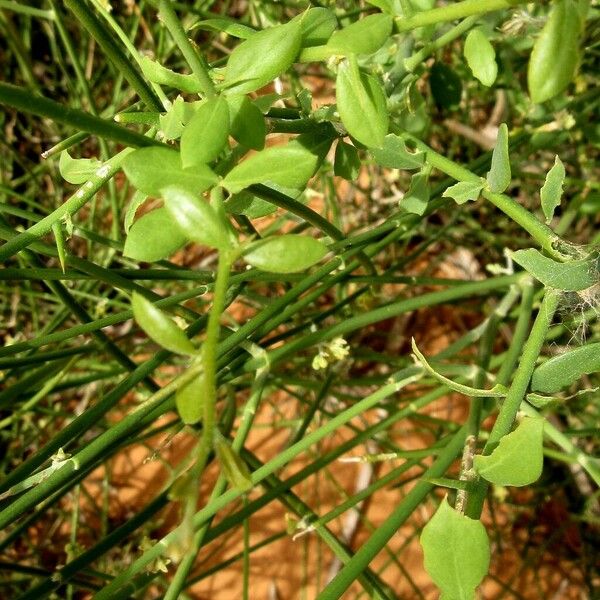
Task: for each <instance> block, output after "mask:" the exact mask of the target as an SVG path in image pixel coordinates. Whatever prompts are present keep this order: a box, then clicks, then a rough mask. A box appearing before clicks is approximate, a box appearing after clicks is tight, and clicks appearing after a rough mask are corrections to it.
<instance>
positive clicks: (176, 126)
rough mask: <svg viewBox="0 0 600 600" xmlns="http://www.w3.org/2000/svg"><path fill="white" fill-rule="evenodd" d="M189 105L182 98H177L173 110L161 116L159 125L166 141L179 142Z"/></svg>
mask: <svg viewBox="0 0 600 600" xmlns="http://www.w3.org/2000/svg"><path fill="white" fill-rule="evenodd" d="M186 112H187V105H186V103H185V102H184V100H183V98H182V97H181V96H177V98H176V99H175V102H173V104H172V105H171V108H169V110H168V111H167V112H166V114H164V115H160V117H159V118H158V123H159V125H160V130H161V132H162V134H163V137H164V139H166V140H178V139H179V138H180V137H181V134H182V133H183V127H184V124H185V120H186Z"/></svg>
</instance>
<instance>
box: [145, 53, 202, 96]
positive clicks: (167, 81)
mask: <svg viewBox="0 0 600 600" xmlns="http://www.w3.org/2000/svg"><path fill="white" fill-rule="evenodd" d="M140 66H141V67H142V71H143V72H144V75H145V76H146V79H148V80H149V81H151V82H152V83H158V84H159V85H166V86H169V87H173V88H175V89H178V90H181V91H182V92H186V93H188V94H197V93H199V92H202V86H201V85H200V83H199V82H198V79H197V78H196V77H195V76H194V75H182V74H181V73H175V72H174V71H171V69H167V68H166V67H163V66H162V65H161V64H159V63H158V62H156V61H155V60H151V59H150V58H148V57H147V56H143V57H142V58H141V60H140Z"/></svg>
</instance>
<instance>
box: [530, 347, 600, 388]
mask: <svg viewBox="0 0 600 600" xmlns="http://www.w3.org/2000/svg"><path fill="white" fill-rule="evenodd" d="M597 371H600V342H597V343H594V344H586V345H584V346H580V347H579V348H575V349H573V350H568V351H567V352H565V353H563V354H559V355H558V356H553V357H552V358H551V359H549V360H547V361H546V362H545V363H542V364H541V365H540V366H539V367H538V368H537V369H536V370H535V371H534V372H533V377H532V378H531V388H532V389H533V390H535V391H537V392H543V393H545V394H554V393H556V392H559V391H560V390H562V389H563V388H566V387H569V386H570V385H572V384H573V383H575V382H576V381H577V380H578V379H579V378H580V377H581V376H582V375H589V374H591V373H596V372H597Z"/></svg>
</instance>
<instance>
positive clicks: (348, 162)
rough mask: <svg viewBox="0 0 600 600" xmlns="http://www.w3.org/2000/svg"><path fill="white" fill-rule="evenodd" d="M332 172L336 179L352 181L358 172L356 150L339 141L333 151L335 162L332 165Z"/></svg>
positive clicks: (358, 165)
mask: <svg viewBox="0 0 600 600" xmlns="http://www.w3.org/2000/svg"><path fill="white" fill-rule="evenodd" d="M333 172H334V173H335V174H336V175H337V176H338V177H343V178H344V179H347V180H348V181H354V180H355V179H356V178H357V177H358V173H359V172H360V157H359V156H358V150H357V149H356V148H355V147H354V146H351V145H350V144H346V142H342V140H339V141H338V143H337V147H336V149H335V160H334V163H333Z"/></svg>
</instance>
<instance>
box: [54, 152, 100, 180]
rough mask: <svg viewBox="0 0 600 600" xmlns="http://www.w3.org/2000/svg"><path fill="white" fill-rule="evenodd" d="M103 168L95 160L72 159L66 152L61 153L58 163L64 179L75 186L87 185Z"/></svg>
mask: <svg viewBox="0 0 600 600" xmlns="http://www.w3.org/2000/svg"><path fill="white" fill-rule="evenodd" d="M101 167H102V163H101V162H100V161H99V160H97V159H95V158H71V155H70V154H69V153H68V152H67V151H66V150H63V151H62V152H61V153H60V159H59V161H58V170H59V171H60V174H61V175H62V178H63V179H64V180H65V181H68V182H69V183H73V184H74V185H79V184H80V183H85V182H86V181H87V180H88V179H89V178H90V176H91V175H93V174H94V173H95V172H96V171H97V170H98V169H99V168H101Z"/></svg>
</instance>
